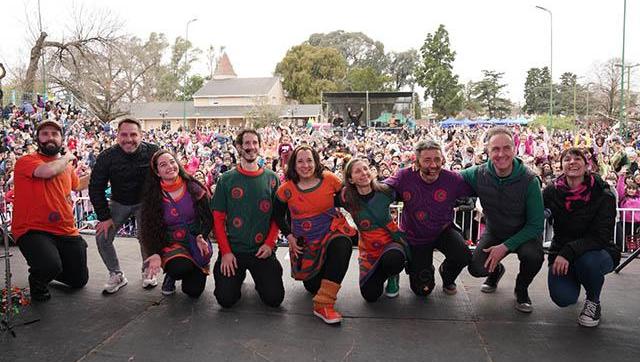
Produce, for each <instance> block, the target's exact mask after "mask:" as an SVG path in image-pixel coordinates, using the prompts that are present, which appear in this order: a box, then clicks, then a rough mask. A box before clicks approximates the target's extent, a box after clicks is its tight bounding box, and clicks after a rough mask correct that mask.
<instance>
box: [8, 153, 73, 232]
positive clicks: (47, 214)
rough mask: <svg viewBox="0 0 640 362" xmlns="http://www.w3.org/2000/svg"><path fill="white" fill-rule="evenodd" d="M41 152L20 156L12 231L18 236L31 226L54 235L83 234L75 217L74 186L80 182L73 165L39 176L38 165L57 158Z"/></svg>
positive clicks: (15, 171)
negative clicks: (51, 175)
mask: <svg viewBox="0 0 640 362" xmlns="http://www.w3.org/2000/svg"><path fill="white" fill-rule="evenodd" d="M55 160H56V157H49V156H45V155H42V154H40V153H32V154H29V155H26V156H22V157H20V158H19V159H18V160H17V161H16V165H15V170H14V187H15V200H14V204H13V217H12V223H11V232H12V233H13V235H14V237H15V239H16V240H18V239H19V238H20V237H21V236H22V235H24V234H25V233H26V232H27V231H30V230H39V231H45V232H48V233H51V234H54V235H80V233H79V232H78V228H76V225H75V222H74V218H73V200H72V199H71V190H73V189H76V188H77V187H78V184H79V181H80V180H79V179H78V175H76V173H75V171H74V170H73V167H72V166H71V165H68V166H67V168H66V169H65V170H64V171H63V172H61V173H59V174H58V175H56V176H54V177H52V178H50V179H44V178H39V177H35V176H34V175H33V173H34V171H35V170H36V168H38V166H40V165H43V164H45V163H48V162H51V161H55Z"/></svg>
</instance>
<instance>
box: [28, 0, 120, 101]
mask: <svg viewBox="0 0 640 362" xmlns="http://www.w3.org/2000/svg"><path fill="white" fill-rule="evenodd" d="M72 18H73V19H74V22H75V23H74V24H73V26H72V27H71V28H72V35H71V36H70V37H69V38H68V39H65V40H60V41H56V40H48V37H49V35H48V34H47V33H46V32H40V33H39V34H38V37H37V39H35V40H34V44H33V46H32V47H31V51H30V54H29V63H28V66H27V71H26V75H25V78H24V82H23V92H24V94H25V96H26V97H31V98H32V99H34V98H35V97H34V96H35V94H34V86H35V80H36V73H37V71H38V67H39V65H40V59H41V57H42V56H44V55H45V53H46V52H47V50H51V51H53V52H54V54H56V55H57V56H59V57H73V54H74V53H83V52H85V51H91V48H92V47H100V46H102V47H104V46H109V44H112V43H113V42H114V41H116V40H117V39H118V38H119V37H120V35H118V33H119V31H120V28H121V24H120V21H119V20H118V19H117V18H116V17H113V16H111V15H110V14H109V13H108V12H89V13H87V12H85V11H84V9H83V8H82V7H80V8H76V9H74V11H73V13H72Z"/></svg>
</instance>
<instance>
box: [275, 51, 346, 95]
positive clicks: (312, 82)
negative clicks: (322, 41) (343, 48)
mask: <svg viewBox="0 0 640 362" xmlns="http://www.w3.org/2000/svg"><path fill="white" fill-rule="evenodd" d="M346 73H347V63H346V61H345V60H344V58H343V57H342V55H340V53H339V52H338V51H337V50H336V49H333V48H322V47H316V46H312V45H309V44H302V45H297V46H294V47H293V48H291V49H289V51H287V54H286V55H285V57H284V58H283V59H282V61H280V63H278V65H277V66H276V69H275V74H277V75H279V76H281V77H282V86H283V87H284V89H285V90H286V91H287V93H288V96H289V97H290V98H292V99H295V100H297V101H299V102H300V103H319V102H320V93H321V92H332V91H337V90H338V89H340V88H341V84H342V82H343V81H344V79H345V76H346Z"/></svg>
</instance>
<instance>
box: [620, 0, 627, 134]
mask: <svg viewBox="0 0 640 362" xmlns="http://www.w3.org/2000/svg"><path fill="white" fill-rule="evenodd" d="M626 23H627V0H624V11H623V15H622V62H621V63H622V68H621V72H620V74H621V75H620V135H621V136H623V135H624V131H625V130H624V129H625V127H626V125H627V114H626V112H625V109H624V43H625V34H626V29H627V24H626Z"/></svg>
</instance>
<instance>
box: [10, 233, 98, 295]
mask: <svg viewBox="0 0 640 362" xmlns="http://www.w3.org/2000/svg"><path fill="white" fill-rule="evenodd" d="M18 247H19V248H20V252H21V253H22V255H23V256H24V258H25V259H26V260H27V264H29V284H30V287H31V288H32V289H34V290H37V291H44V290H46V287H47V284H49V282H50V281H52V280H54V279H55V280H57V281H59V282H62V283H64V284H66V285H68V286H69V287H71V288H82V287H84V286H85V285H86V284H87V281H88V280H89V269H88V268H87V243H86V242H85V241H84V239H83V238H82V237H81V236H64V235H53V234H50V233H47V232H43V231H29V232H27V233H26V234H24V235H22V236H21V237H20V238H19V239H18Z"/></svg>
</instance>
